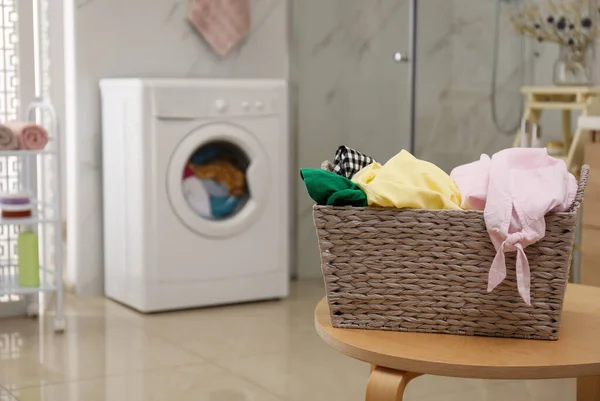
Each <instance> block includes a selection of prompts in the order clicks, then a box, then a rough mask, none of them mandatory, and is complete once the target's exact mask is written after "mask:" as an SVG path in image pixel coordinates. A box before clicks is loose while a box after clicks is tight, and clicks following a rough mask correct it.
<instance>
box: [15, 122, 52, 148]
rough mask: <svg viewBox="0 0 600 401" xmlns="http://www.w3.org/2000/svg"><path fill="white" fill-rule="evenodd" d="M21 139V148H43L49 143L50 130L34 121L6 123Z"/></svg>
mask: <svg viewBox="0 0 600 401" xmlns="http://www.w3.org/2000/svg"><path fill="white" fill-rule="evenodd" d="M5 125H6V126H7V127H8V128H10V130H11V131H12V132H13V133H14V134H15V135H16V136H17V138H18V139H19V149H22V150H41V149H44V148H45V147H46V145H47V144H48V132H47V131H46V129H44V127H41V126H39V125H37V124H34V123H26V122H20V121H10V122H7V123H6V124H5Z"/></svg>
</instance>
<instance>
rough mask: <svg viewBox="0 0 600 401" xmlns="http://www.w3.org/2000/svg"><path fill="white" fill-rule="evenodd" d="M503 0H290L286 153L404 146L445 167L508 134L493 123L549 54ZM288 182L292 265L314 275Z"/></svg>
mask: <svg viewBox="0 0 600 401" xmlns="http://www.w3.org/2000/svg"><path fill="white" fill-rule="evenodd" d="M515 1H518V0H424V1H419V0H325V1H324V0H293V2H292V5H293V11H292V20H293V33H292V35H291V36H292V40H293V43H292V47H291V48H292V58H291V59H292V63H291V66H292V69H291V71H292V81H293V83H294V86H295V91H294V92H295V94H296V98H295V99H294V100H295V106H296V107H295V108H294V109H295V110H296V111H297V114H296V116H295V125H296V126H295V129H296V132H297V138H298V144H297V149H298V157H299V160H298V164H299V165H301V166H319V165H320V164H321V161H323V160H324V159H330V158H332V157H333V153H334V152H335V149H336V147H337V146H338V145H341V144H345V145H348V146H351V147H355V148H356V149H359V150H361V151H363V152H365V153H367V154H369V155H371V156H373V157H375V158H376V159H377V160H379V161H381V162H385V161H386V160H387V159H389V158H390V157H391V156H393V155H394V154H396V153H397V152H399V151H400V150H401V149H403V148H404V149H413V152H414V154H415V155H416V156H417V157H419V158H422V159H425V160H429V161H431V162H433V163H436V164H437V165H438V166H440V167H441V168H443V169H445V170H447V171H449V170H450V169H451V168H452V167H454V166H456V165H458V164H462V163H465V162H469V161H472V160H474V159H477V158H478V157H479V155H480V154H481V153H494V152H495V151H497V150H499V149H502V148H505V147H508V146H510V145H511V143H512V140H513V135H512V134H511V135H507V134H503V133H501V132H500V131H512V130H513V129H514V128H515V127H516V126H517V125H518V123H519V122H520V119H521V95H520V93H519V89H520V87H521V86H522V84H523V82H524V81H526V82H528V83H533V80H532V77H533V76H534V75H535V76H536V77H537V78H539V80H538V82H540V83H550V82H551V77H552V75H551V71H552V68H551V65H552V61H553V57H554V56H553V55H551V54H550V55H548V54H547V52H546V51H545V50H544V49H543V48H542V47H540V48H536V47H532V45H531V44H530V43H524V42H523V41H522V40H521V38H520V37H517V36H516V35H515V34H514V33H513V30H512V27H511V25H510V23H509V11H510V7H512V6H514V4H513V3H514V2H515ZM413 27H414V29H413ZM496 27H497V29H496ZM413 39H414V40H413ZM533 46H538V45H533ZM535 52H538V53H540V55H539V57H537V60H544V58H549V60H550V61H549V62H548V63H546V62H534V61H533V60H534V58H535V57H534V53H535ZM546 64H549V65H550V66H549V67H547V66H546ZM534 69H535V74H534ZM545 69H547V71H545ZM494 71H495V79H493V75H494V74H493V72H494ZM546 75H547V77H548V79H547V82H545V78H544V77H545V76H546ZM411 76H415V77H416V79H414V80H413V79H411ZM492 84H494V85H492ZM492 86H493V87H494V88H493V91H492ZM492 94H493V95H494V97H493V102H492ZM492 106H494V112H495V114H496V121H497V124H494V122H493V119H492ZM298 184H299V186H298V216H297V221H298V227H299V231H298V233H297V234H298V241H297V242H298V244H299V245H298V247H299V248H298V249H297V252H298V259H299V266H298V273H299V275H300V276H301V277H306V276H318V275H319V274H320V272H319V266H320V264H319V258H318V252H317V251H316V249H315V248H316V247H315V244H316V238H315V234H314V227H313V225H312V221H311V218H310V214H311V201H310V199H308V197H307V196H305V192H304V189H303V187H302V185H301V184H300V183H298Z"/></svg>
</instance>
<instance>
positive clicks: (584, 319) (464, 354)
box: [315, 284, 600, 380]
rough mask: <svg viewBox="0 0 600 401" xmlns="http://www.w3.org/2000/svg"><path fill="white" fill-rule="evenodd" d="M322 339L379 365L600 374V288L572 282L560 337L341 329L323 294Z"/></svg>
mask: <svg viewBox="0 0 600 401" xmlns="http://www.w3.org/2000/svg"><path fill="white" fill-rule="evenodd" d="M315 326H316V328H317V332H318V333H319V335H320V336H321V338H322V339H323V340H324V341H325V342H326V343H327V344H329V345H330V346H332V347H333V348H335V349H336V350H338V351H339V352H341V353H343V354H345V355H348V356H350V357H352V358H355V359H359V360H362V361H365V362H368V363H371V364H374V365H377V366H383V367H387V368H391V369H396V370H402V371H408V372H413V373H424V374H432V375H438V376H449V377H466V378H473V379H506V380H525V379H554V378H568V377H581V376H600V288H595V287H586V286H581V285H573V284H570V285H569V286H568V289H567V295H566V298H565V303H564V308H563V315H562V324H561V329H560V339H559V340H558V341H538V340H518V339H507V338H492V337H469V336H456V335H447V334H427V333H405V332H401V333H400V332H391V331H374V330H356V329H337V328H333V327H332V326H331V320H330V317H329V308H328V306H327V302H326V300H325V299H323V300H321V302H320V303H319V304H318V306H317V309H316V310H315Z"/></svg>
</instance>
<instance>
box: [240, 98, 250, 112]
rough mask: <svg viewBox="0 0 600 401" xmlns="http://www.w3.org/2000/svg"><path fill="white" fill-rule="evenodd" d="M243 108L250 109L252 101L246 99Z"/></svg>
mask: <svg viewBox="0 0 600 401" xmlns="http://www.w3.org/2000/svg"><path fill="white" fill-rule="evenodd" d="M242 109H244V110H250V102H247V101H245V100H244V101H243V102H242Z"/></svg>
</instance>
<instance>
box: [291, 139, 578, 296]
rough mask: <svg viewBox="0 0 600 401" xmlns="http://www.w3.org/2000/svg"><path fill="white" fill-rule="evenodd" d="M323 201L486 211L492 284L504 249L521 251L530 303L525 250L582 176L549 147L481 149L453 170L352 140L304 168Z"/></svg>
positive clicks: (521, 276)
mask: <svg viewBox="0 0 600 401" xmlns="http://www.w3.org/2000/svg"><path fill="white" fill-rule="evenodd" d="M300 173H301V176H302V179H303V180H304V183H305V185H306V189H307V190H308V193H309V195H310V196H311V198H312V199H313V200H314V201H315V202H316V203H317V204H319V205H330V206H355V207H365V206H370V207H385V208H410V209H449V210H479V211H483V215H484V220H485V223H486V227H487V231H488V233H489V235H490V239H491V242H492V243H493V244H494V247H495V249H496V252H497V254H496V257H495V259H494V261H493V264H492V266H491V269H490V274H489V281H488V290H489V291H492V290H493V289H494V288H495V287H496V286H498V285H499V284H500V283H501V282H502V281H503V280H504V278H505V277H506V263H505V252H517V266H516V268H517V270H516V271H517V282H518V287H519V293H520V294H521V296H522V298H523V300H524V301H525V302H526V303H527V304H528V305H529V304H530V284H529V283H530V272H529V263H528V261H527V256H526V255H525V251H524V249H525V248H526V247H527V246H529V245H532V244H534V243H536V242H538V241H539V240H541V239H542V238H543V237H544V235H545V231H546V222H545V219H544V216H545V215H546V214H547V213H549V212H565V211H568V210H569V209H570V208H571V206H572V204H573V202H574V201H575V196H576V194H577V181H576V179H575V177H574V176H573V175H572V174H570V173H569V171H568V169H567V166H566V164H565V162H564V161H562V160H559V159H556V158H554V157H551V156H549V155H548V153H547V151H546V149H545V148H513V149H506V150H503V151H500V152H498V153H496V154H494V155H493V156H492V157H489V156H487V155H482V156H481V159H480V160H479V161H476V162H473V163H469V164H466V165H463V166H459V167H457V168H455V169H454V170H453V171H452V173H451V174H450V175H448V174H446V173H445V172H444V171H443V170H441V169H440V168H439V167H437V166H435V165H434V164H432V163H429V162H426V161H423V160H419V159H417V158H415V157H414V156H413V155H411V154H410V153H409V152H407V151H405V150H402V151H401V152H400V153H398V154H397V155H396V156H394V157H393V158H392V159H390V160H389V161H388V162H387V163H385V165H383V166H382V165H381V164H379V163H378V162H377V161H376V160H374V159H373V158H371V157H369V156H366V155H364V154H362V153H360V152H358V151H356V150H354V149H351V148H349V147H347V146H341V147H339V148H338V150H337V152H336V153H335V157H334V160H333V162H325V163H324V165H323V166H322V169H320V170H319V169H301V172H300Z"/></svg>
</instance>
